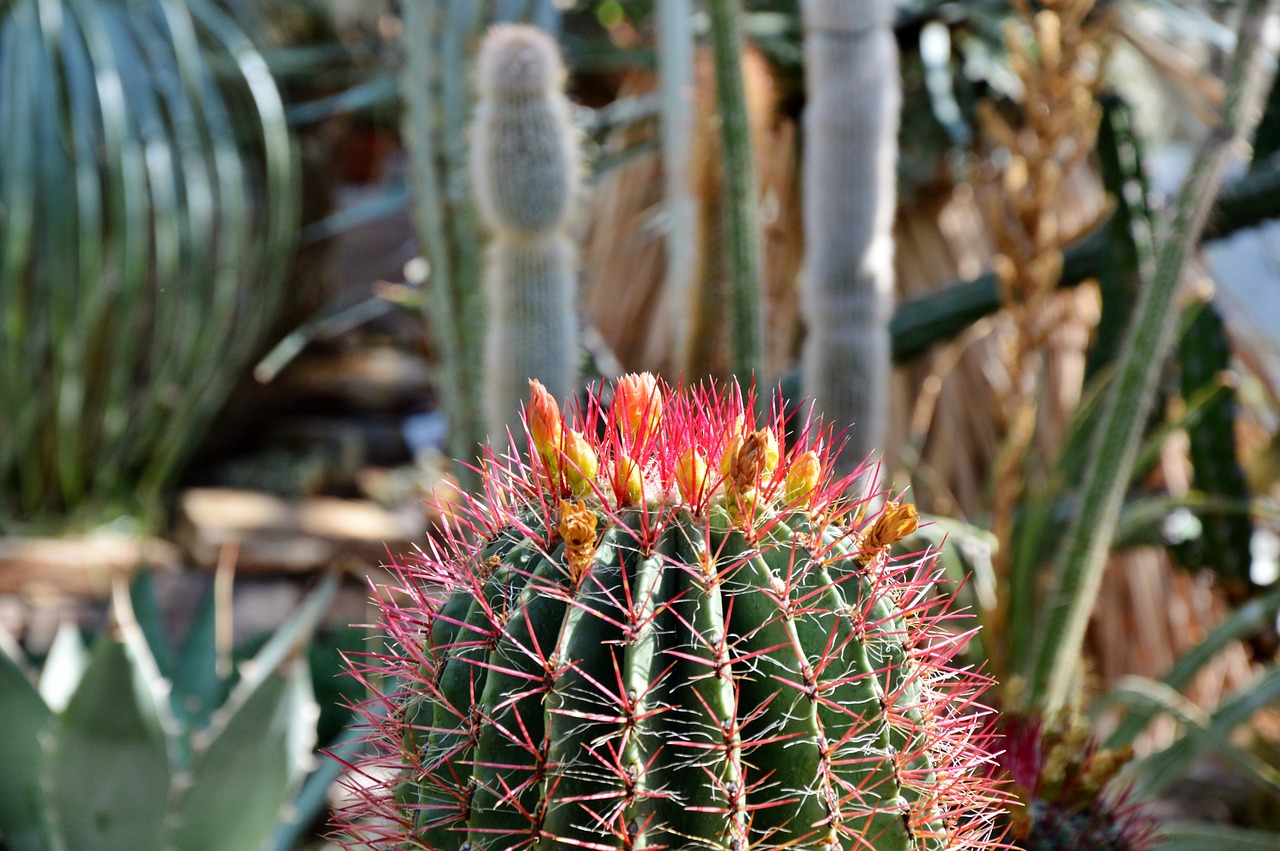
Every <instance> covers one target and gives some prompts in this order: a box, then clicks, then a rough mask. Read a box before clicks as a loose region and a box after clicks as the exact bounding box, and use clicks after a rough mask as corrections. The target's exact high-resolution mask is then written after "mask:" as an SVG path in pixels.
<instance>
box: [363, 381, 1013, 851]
mask: <svg viewBox="0 0 1280 851" xmlns="http://www.w3.org/2000/svg"><path fill="white" fill-rule="evenodd" d="M622 384H623V386H620V387H619V389H618V392H617V393H616V394H615V398H616V400H617V401H615V404H614V406H613V409H612V410H611V411H607V412H606V411H603V410H601V409H600V408H599V407H598V406H595V407H592V408H591V410H589V411H588V412H587V413H586V415H585V417H584V419H585V422H580V423H577V424H576V425H578V426H579V427H580V428H581V431H578V430H575V429H573V428H570V427H569V424H567V423H565V422H564V421H563V420H562V419H561V417H560V415H559V412H558V409H557V407H556V405H555V403H554V401H553V400H550V398H549V397H547V396H546V394H545V390H544V389H543V388H542V387H541V386H540V385H534V394H535V398H534V401H533V403H532V405H531V406H530V409H529V414H528V417H529V439H530V443H531V445H532V447H533V450H532V457H531V459H530V461H529V462H528V463H527V464H526V463H524V462H523V461H521V460H520V459H519V458H518V457H517V456H516V455H515V454H514V453H513V454H512V455H511V456H509V457H508V458H507V459H506V461H505V463H503V464H499V463H498V462H497V460H496V458H495V459H494V462H493V464H491V466H490V469H489V472H488V478H487V481H486V494H487V496H486V498H485V499H484V500H477V501H476V502H474V503H473V504H471V505H470V506H469V508H468V509H465V510H463V511H461V512H460V513H458V514H456V515H455V516H454V517H455V520H456V523H455V524H454V526H453V528H454V532H453V534H452V536H451V539H450V540H449V542H448V543H447V544H445V545H442V546H441V547H440V548H439V549H438V550H435V551H433V555H432V556H430V557H429V558H427V559H426V560H425V561H424V562H423V563H421V564H417V565H402V566H401V567H400V574H401V578H402V579H403V580H404V588H403V589H402V590H403V591H404V592H405V593H404V594H401V595H399V596H396V597H395V598H394V599H395V600H398V601H399V602H391V601H392V599H393V598H392V597H391V596H388V597H386V598H385V602H384V608H386V609H387V612H386V623H387V625H388V630H389V632H390V636H391V646H392V647H393V650H392V652H390V653H389V654H388V655H387V656H386V657H384V658H383V659H382V664H383V666H384V670H385V672H386V673H388V674H391V675H392V676H391V677H390V678H389V680H388V681H389V682H395V683H397V687H396V689H395V690H394V691H393V692H392V693H391V694H388V695H385V696H382V697H380V698H378V699H377V701H376V703H381V704H383V705H385V703H386V701H391V702H392V703H393V705H395V706H397V707H400V709H399V710H397V711H395V712H392V713H390V715H386V716H383V715H379V714H378V713H370V715H371V721H372V722H373V723H375V724H376V725H377V726H378V729H379V734H378V736H377V737H376V739H375V740H376V741H377V742H379V743H380V744H381V746H382V748H381V751H382V752H381V754H380V755H379V756H378V757H376V758H375V760H374V762H373V765H375V766H379V767H382V768H386V767H389V766H391V767H395V768H396V769H397V770H395V771H394V772H393V774H392V776H391V777H390V778H389V779H385V780H384V781H383V782H382V783H381V784H377V785H374V786H368V785H366V784H354V785H358V786H360V787H361V788H362V790H363V791H362V796H363V799H362V803H361V805H360V806H359V807H358V808H356V809H355V810H354V811H352V812H351V813H348V817H349V821H350V829H349V835H348V839H349V841H350V842H351V843H352V844H353V845H356V844H358V843H360V842H368V841H370V839H371V837H379V838H381V839H385V840H388V841H389V842H390V843H391V844H394V845H395V847H404V848H422V849H433V851H463V849H467V851H482V849H483V851H498V850H499V849H514V848H535V849H552V848H557V849H558V848H569V847H579V848H599V849H608V848H618V849H650V848H651V849H660V848H672V849H674V848H700V849H726V851H736V849H757V848H758V849H772V848H821V849H849V851H852V850H853V849H875V851H934V849H952V848H983V847H989V846H991V845H993V844H995V842H994V840H993V839H992V837H991V835H990V834H991V824H992V823H993V820H994V818H995V814H996V811H997V808H998V805H999V803H1000V801H1001V794H1000V793H999V792H998V791H996V790H995V789H994V788H993V787H992V786H991V783H990V781H989V779H988V777H989V772H988V771H986V770H984V769H982V766H983V764H984V763H985V762H986V761H987V760H988V757H987V755H986V754H985V753H984V752H983V751H982V750H981V749H980V748H978V747H976V746H975V745H974V742H975V741H977V737H976V735H975V734H976V733H977V732H978V730H979V727H980V726H981V725H982V723H983V722H982V721H981V717H980V716H981V715H982V714H983V713H982V712H981V711H979V710H976V709H975V708H974V704H973V700H974V698H975V697H976V695H977V694H978V693H979V692H980V691H981V688H982V685H983V683H982V682H981V680H980V678H978V677H976V676H974V675H973V674H971V673H967V672H962V671H958V670H955V669H952V668H950V667H949V664H948V663H949V660H950V659H951V658H952V657H953V655H954V654H955V653H956V652H957V651H958V650H959V648H960V647H961V645H962V644H963V636H959V635H957V634H955V633H954V632H948V633H944V632H943V631H941V630H940V628H939V627H938V620H939V618H942V617H944V616H947V615H946V614H945V612H946V608H947V604H948V600H947V598H946V597H945V596H941V595H938V594H937V593H936V592H935V589H934V580H935V578H936V576H935V574H934V572H933V570H932V562H931V561H930V560H929V559H927V558H914V559H908V560H906V561H897V560H894V559H891V558H890V557H889V555H888V550H889V547H890V545H891V544H892V543H894V542H895V541H897V540H898V539H900V538H901V537H903V536H904V535H905V534H909V533H910V532H911V531H912V530H914V528H915V513H914V510H912V509H911V508H910V507H909V506H902V505H900V504H899V503H897V502H893V501H890V502H888V503H887V504H884V506H883V507H882V508H881V509H880V510H879V511H878V512H877V513H876V514H874V515H873V516H871V517H869V518H864V519H863V520H862V521H861V522H855V523H847V522H846V520H847V515H846V514H844V513H842V512H843V511H847V510H848V509H849V506H844V507H843V509H842V507H841V505H840V504H839V503H837V502H836V500H837V498H838V496H837V495H838V494H840V493H841V492H842V491H843V489H844V488H845V487H846V486H847V484H848V482H847V481H835V482H833V481H831V480H830V477H829V476H827V477H826V478H825V479H824V478H823V474H822V469H823V468H824V467H825V466H827V465H826V463H825V462H826V461H827V460H828V459H825V458H824V457H823V456H822V455H821V454H820V450H816V451H815V450H810V451H807V452H801V451H799V450H798V449H797V450H793V451H791V452H781V453H780V452H779V451H778V449H777V442H776V438H775V437H774V435H775V434H776V432H775V431H774V430H772V429H768V428H766V429H761V430H757V431H752V430H750V429H749V427H746V426H744V425H743V423H744V422H745V421H748V420H747V418H748V417H749V416H750V415H749V414H748V413H747V412H749V411H750V410H751V405H750V402H749V400H748V401H747V402H745V403H744V401H743V399H742V398H741V396H740V395H738V394H736V393H734V394H727V395H720V394H718V393H716V392H714V391H702V392H699V393H696V394H691V395H681V396H674V397H667V398H665V399H664V398H663V395H662V392H661V389H660V388H658V386H657V383H656V382H655V381H653V380H652V378H651V377H635V376H628V377H627V378H624V379H623V380H622ZM664 407H665V410H664ZM659 424H660V425H659ZM806 440H807V437H806V438H802V441H801V442H802V444H803V443H804V442H805V441H806ZM708 459H712V460H718V461H719V464H718V466H713V467H712V468H708V466H707V460H708ZM463 530H466V531H463ZM439 584H443V586H444V589H445V590H446V591H447V592H448V596H447V597H446V598H445V601H444V602H439V601H436V602H430V601H429V600H428V597H427V595H428V588H429V587H431V586H436V585H439ZM406 601H408V602H406ZM947 617H950V616H947ZM424 624H426V625H427V626H426V628H425V630H424V626H423V625H424ZM409 625H412V626H409ZM424 636H426V640H425V642H424ZM426 707H430V708H431V711H432V716H431V721H430V722H429V723H425V722H423V721H422V720H421V719H422V718H423V716H424V714H425V712H424V710H425V708H426ZM366 773H368V774H370V775H371V776H372V775H373V774H374V772H373V771H371V770H366ZM384 776H385V775H384ZM375 815H377V816H378V817H379V819H380V820H379V819H375V818H373V817H374V816H375ZM388 824H390V825H391V827H389V828H388V826H387V825H388Z"/></svg>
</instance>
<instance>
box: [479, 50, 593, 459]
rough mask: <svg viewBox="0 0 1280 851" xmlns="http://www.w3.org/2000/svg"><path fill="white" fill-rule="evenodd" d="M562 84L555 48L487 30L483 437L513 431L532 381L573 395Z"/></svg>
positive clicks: (568, 145)
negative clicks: (486, 325)
mask: <svg viewBox="0 0 1280 851" xmlns="http://www.w3.org/2000/svg"><path fill="white" fill-rule="evenodd" d="M564 78H565V71H564V64H563V63H562V61H561V59H560V53H559V50H558V48H557V46H556V43H555V41H554V40H553V39H551V37H550V36H548V35H547V34H546V33H544V32H542V31H541V30H539V29H537V28H536V27H530V26H522V25H504V26H496V27H493V28H492V29H491V30H490V31H489V34H488V36H487V37H486V38H485V41H484V44H483V45H482V46H481V48H480V57H479V61H478V66H477V89H478V92H479V101H478V103H477V104H476V113H475V121H474V124H473V126H472V133H473V138H472V149H471V183H472V189H473V191H474V193H475V198H476V203H477V206H478V207H479V210H480V214H481V217H482V218H483V220H484V223H485V225H486V227H487V228H488V230H489V232H490V234H491V240H490V243H489V247H488V250H487V253H486V256H485V271H484V285H485V297H486V300H487V302H488V305H489V316H490V323H489V329H488V336H487V340H486V345H485V361H484V388H485V389H484V392H485V400H484V410H485V422H486V425H487V426H488V429H489V434H490V435H501V434H502V433H503V432H505V431H506V430H507V429H515V428H517V427H518V425H519V413H520V402H521V400H522V399H523V398H524V393H525V388H526V387H527V382H528V380H529V379H531V378H533V379H537V380H538V381H540V382H542V383H543V384H544V385H546V386H547V387H549V388H551V390H552V391H553V392H554V393H556V394H558V395H568V394H569V393H571V392H572V391H573V390H574V389H575V387H576V385H577V355H578V345H577V317H576V315H575V312H574V295H575V273H576V256H575V248H574V243H573V239H572V238H571V236H570V234H569V226H570V222H571V218H572V215H573V211H574V206H575V202H576V201H577V197H578V195H579V193H580V191H581V186H580V175H581V172H582V166H581V162H580V154H579V150H578V147H579V146H578V138H577V131H576V129H575V128H574V126H573V123H572V121H571V118H570V113H569V101H568V99H567V98H566V97H565V96H564V92H563V87H564Z"/></svg>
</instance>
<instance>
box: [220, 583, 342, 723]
mask: <svg viewBox="0 0 1280 851" xmlns="http://www.w3.org/2000/svg"><path fill="white" fill-rule="evenodd" d="M338 584H339V579H338V577H336V576H326V577H325V578H324V580H323V581H322V582H321V583H320V584H319V585H318V586H317V587H316V590H314V591H312V592H311V595H310V596H309V597H307V599H306V600H304V601H303V603H302V605H300V606H298V608H297V609H295V610H294V612H293V614H292V615H290V616H289V620H287V621H285V623H284V626H282V627H280V629H278V630H277V631H276V633H275V634H274V635H272V636H271V638H270V639H269V640H268V641H267V643H266V644H264V645H263V647H262V649H261V650H259V651H258V654H257V655H256V656H254V657H253V658H252V659H250V660H249V661H247V662H245V663H244V664H243V665H241V666H240V683H239V684H238V685H237V686H236V689H235V691H236V693H239V692H241V691H250V690H252V689H253V688H255V687H256V686H257V684H258V683H259V682H261V681H262V680H263V679H265V678H266V677H267V676H269V675H271V674H272V673H274V672H275V671H276V669H278V668H279V667H280V666H281V665H282V664H284V662H285V661H286V660H287V659H290V658H292V657H294V656H299V655H302V648H303V647H304V646H305V645H306V644H307V642H309V641H310V640H311V636H312V634H313V633H314V632H315V630H316V625H317V624H318V623H319V622H320V617H321V616H322V615H323V614H324V613H325V610H326V609H328V608H329V602H330V601H331V600H332V599H333V595H334V593H335V592H336V591H337V590H338ZM234 699H235V696H234V694H233V696H232V700H234Z"/></svg>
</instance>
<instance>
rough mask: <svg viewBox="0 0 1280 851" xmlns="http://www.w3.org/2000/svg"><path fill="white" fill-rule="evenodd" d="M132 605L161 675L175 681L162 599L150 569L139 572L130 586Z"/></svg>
mask: <svg viewBox="0 0 1280 851" xmlns="http://www.w3.org/2000/svg"><path fill="white" fill-rule="evenodd" d="M129 599H130V605H131V606H132V607H133V615H134V617H135V618H137V620H138V627H139V628H140V629H141V630H142V635H143V637H144V638H146V639H147V646H148V647H149V648H151V656H152V658H153V659H155V660H156V666H157V667H158V668H159V669H160V675H161V676H163V677H164V678H165V679H170V680H171V679H173V665H172V660H170V658H169V639H168V638H167V637H166V636H165V632H164V614H163V613H162V612H161V611H160V598H159V597H158V596H157V595H156V582H155V576H154V575H153V574H152V572H151V570H150V569H147V568H143V569H142V570H139V571H138V573H137V575H136V576H134V578H133V584H131V585H130V586H129Z"/></svg>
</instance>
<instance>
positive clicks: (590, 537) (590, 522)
mask: <svg viewBox="0 0 1280 851" xmlns="http://www.w3.org/2000/svg"><path fill="white" fill-rule="evenodd" d="M598 523H599V521H598V520H597V518H596V515H595V512H594V511H592V510H591V509H589V508H587V505H586V503H585V502H583V501H581V500H579V501H578V502H577V503H576V504H575V503H572V502H568V501H567V500H560V524H559V527H558V529H557V531H558V532H559V533H560V538H561V540H563V541H564V549H565V562H566V566H567V567H568V568H569V579H570V580H571V581H572V582H573V584H574V586H575V587H576V586H577V585H579V584H581V582H582V577H583V576H584V575H585V574H586V569H587V566H589V565H590V564H591V558H592V556H594V555H595V552H596V526H597V524H598Z"/></svg>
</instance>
